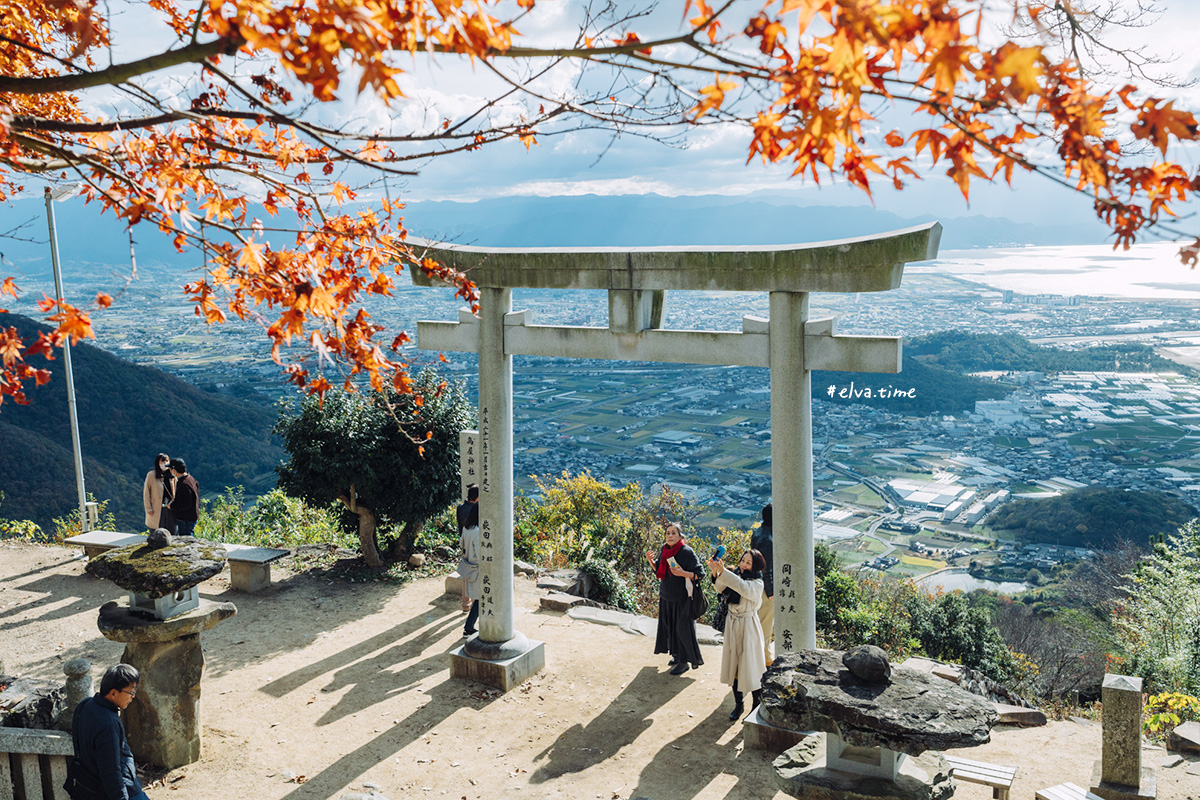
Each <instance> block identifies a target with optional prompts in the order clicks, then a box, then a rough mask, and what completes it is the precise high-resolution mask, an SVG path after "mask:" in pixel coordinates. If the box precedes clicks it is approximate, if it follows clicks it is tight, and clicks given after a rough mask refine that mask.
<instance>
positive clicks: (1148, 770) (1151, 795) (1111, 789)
mask: <svg viewBox="0 0 1200 800" xmlns="http://www.w3.org/2000/svg"><path fill="white" fill-rule="evenodd" d="M1103 771H1104V761H1103V759H1097V760H1096V764H1095V766H1094V767H1093V768H1092V782H1091V786H1090V788H1089V789H1088V791H1090V792H1091V793H1092V794H1094V795H1096V796H1098V797H1102V798H1104V800H1155V798H1156V797H1157V796H1158V769H1157V768H1155V767H1152V766H1149V765H1143V766H1142V779H1141V782H1140V783H1139V784H1138V785H1137V786H1128V785H1126V784H1121V783H1106V782H1104V781H1103V780H1101V777H1100V776H1101V775H1102V774H1103Z"/></svg>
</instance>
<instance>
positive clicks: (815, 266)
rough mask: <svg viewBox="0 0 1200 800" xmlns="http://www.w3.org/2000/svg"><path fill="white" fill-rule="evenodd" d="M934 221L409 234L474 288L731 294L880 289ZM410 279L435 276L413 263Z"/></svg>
mask: <svg viewBox="0 0 1200 800" xmlns="http://www.w3.org/2000/svg"><path fill="white" fill-rule="evenodd" d="M941 235H942V226H941V225H940V224H939V223H937V222H931V223H928V224H926V225H920V226H917V227H913V228H906V229H904V230H898V231H892V232H890V233H884V234H878V235H874V236H863V237H859V238H855V239H839V240H836V241H828V242H813V243H809V244H794V245H750V246H739V247H730V246H711V245H700V246H695V247H628V248H610V247H580V248H573V249H569V248H551V247H535V248H516V247H495V248H491V247H471V246H460V245H453V244H446V243H444V242H431V241H426V240H421V239H415V238H414V239H409V244H410V245H412V246H413V247H414V248H415V249H416V250H417V252H418V253H420V254H421V255H423V256H425V257H429V258H434V259H437V260H438V261H441V262H443V263H445V264H447V265H448V266H451V267H454V268H456V269H459V270H461V271H463V272H465V273H467V275H468V276H469V277H470V279H471V280H472V281H474V282H475V284H476V285H477V286H482V287H495V288H514V289H608V290H618V291H619V290H634V291H644V290H650V291H654V290H663V289H683V290H688V289H691V290H700V291H734V292H762V291H769V292H881V291H886V290H888V289H895V288H897V287H898V286H899V285H900V278H901V275H902V273H903V271H904V264H905V263H907V262H910V261H925V260H928V259H932V258H935V257H936V256H937V252H938V244H939V242H940V240H941ZM412 272H413V283H415V284H416V285H418V286H433V285H435V283H436V281H434V280H433V279H431V278H429V277H428V276H427V275H425V274H424V273H423V272H422V271H421V270H419V269H416V268H413V271H412Z"/></svg>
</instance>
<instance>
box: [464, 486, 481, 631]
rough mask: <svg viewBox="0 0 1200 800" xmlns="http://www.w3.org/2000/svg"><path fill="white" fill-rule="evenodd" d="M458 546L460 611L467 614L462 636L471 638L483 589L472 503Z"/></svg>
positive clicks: (475, 507) (476, 520)
mask: <svg viewBox="0 0 1200 800" xmlns="http://www.w3.org/2000/svg"><path fill="white" fill-rule="evenodd" d="M458 541H459V546H460V548H461V551H462V555H461V556H460V558H459V559H458V574H459V576H461V577H462V580H463V587H462V610H463V611H465V612H467V621H466V624H465V625H463V636H464V637H467V636H471V635H472V634H473V633H475V632H476V628H475V623H476V622H477V621H478V620H479V597H480V594H481V592H480V591H479V590H480V589H481V588H482V587H483V580H482V576H481V575H480V572H479V504H478V503H473V504H471V506H470V508H468V509H467V513H466V515H465V518H464V520H463V529H462V533H461V535H460V536H459V540H458Z"/></svg>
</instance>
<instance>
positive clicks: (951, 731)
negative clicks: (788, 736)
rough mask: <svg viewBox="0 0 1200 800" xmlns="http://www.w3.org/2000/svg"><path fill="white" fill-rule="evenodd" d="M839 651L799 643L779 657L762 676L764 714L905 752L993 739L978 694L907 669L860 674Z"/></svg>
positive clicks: (776, 721)
mask: <svg viewBox="0 0 1200 800" xmlns="http://www.w3.org/2000/svg"><path fill="white" fill-rule="evenodd" d="M842 655H843V654H842V653H840V652H836V651H831V650H800V651H798V652H796V653H788V654H784V655H781V656H779V657H778V658H776V659H775V662H774V663H773V664H772V665H771V666H770V667H769V668H768V669H767V672H766V674H765V675H764V680H763V694H762V706H763V709H764V712H763V716H764V717H765V718H766V721H767V722H768V723H770V724H772V725H775V726H777V727H781V728H790V729H792V730H809V731H825V732H828V733H835V734H838V735H839V736H841V737H842V739H844V740H845V741H846V742H847V743H848V744H851V745H854V746H857V747H885V748H887V749H889V750H895V751H896V752H899V753H906V754H908V755H910V756H916V755H920V754H921V753H924V752H925V751H926V750H948V749H951V748H955V747H974V746H976V745H981V744H986V743H987V742H988V741H989V739H990V738H991V733H990V729H991V727H992V726H993V725H995V724H996V722H997V720H998V716H997V714H996V710H995V708H993V707H992V704H991V703H990V702H988V701H987V700H985V699H983V698H982V697H979V696H977V695H974V694H971V693H970V692H967V691H964V690H963V689H960V688H959V687H957V686H955V685H954V684H952V683H950V682H948V681H944V680H942V679H941V678H935V677H933V676H932V675H928V674H925V673H921V672H914V671H911V670H900V669H898V670H896V671H895V672H893V673H892V676H891V680H890V682H888V683H874V682H871V681H865V680H863V679H862V678H859V677H858V676H856V675H855V674H854V673H852V672H851V671H850V670H849V669H846V668H845V667H844V666H843V664H842Z"/></svg>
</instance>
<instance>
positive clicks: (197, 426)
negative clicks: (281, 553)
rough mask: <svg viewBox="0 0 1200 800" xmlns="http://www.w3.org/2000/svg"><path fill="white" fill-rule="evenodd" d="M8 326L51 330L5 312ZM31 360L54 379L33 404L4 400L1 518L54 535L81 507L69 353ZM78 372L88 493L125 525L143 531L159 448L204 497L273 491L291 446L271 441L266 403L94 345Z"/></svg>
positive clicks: (75, 356) (26, 331)
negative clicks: (182, 464)
mask: <svg viewBox="0 0 1200 800" xmlns="http://www.w3.org/2000/svg"><path fill="white" fill-rule="evenodd" d="M0 324H3V325H5V326H6V327H7V326H14V327H16V328H17V330H18V331H20V332H21V335H22V336H23V337H25V338H36V337H37V331H38V330H46V331H48V330H49V328H47V327H46V326H44V325H40V324H38V323H36V322H34V321H33V320H30V319H28V318H26V317H22V316H19V315H17V314H5V315H3V316H2V317H0ZM32 363H33V365H34V366H35V367H39V368H42V367H46V368H49V369H50V370H51V371H52V373H53V378H52V379H51V381H50V383H49V384H48V385H46V386H42V387H39V388H37V389H36V390H33V391H31V392H30V396H31V397H32V398H33V402H32V403H31V404H30V405H27V406H19V405H17V404H15V403H9V402H5V403H4V406H3V409H2V410H0V443H3V444H2V446H0V490H2V491H3V492H4V500H3V503H2V504H0V516H3V517H6V518H9V519H31V520H33V521H34V522H36V523H37V524H38V525H40V526H41V527H42V529H43V530H44V531H47V532H50V531H52V530H53V525H52V522H51V520H52V518H53V517H57V516H63V515H65V514H67V513H68V512H69V511H70V510H71V509H72V508H75V507H76V506H77V504H78V501H77V499H76V498H77V496H76V489H75V469H74V456H73V454H72V448H71V428H70V421H69V417H68V414H67V398H66V378H65V376H64V366H63V359H62V357H61V354H60V355H59V357H58V358H56V359H55V360H54V361H51V362H45V361H44V360H43V359H42V358H41V357H40V356H39V357H37V358H35V359H34V360H33V362H32ZM72 366H73V370H74V374H75V386H76V395H77V404H78V410H79V428H80V439H81V443H82V451H83V454H84V459H83V465H84V475H85V477H86V488H87V491H88V492H89V493H91V494H93V495H95V496H96V498H97V499H100V500H104V499H108V500H109V501H110V503H109V506H108V510H109V511H112V512H113V513H114V514H115V515H116V518H117V523H118V524H119V525H121V526H122V528H123V529H125V530H141V529H142V524H143V517H144V512H143V508H142V481H143V479H144V478H145V475H146V472H147V471H149V470H150V468H151V467H152V466H153V463H154V456H155V455H156V454H157V453H159V452H165V453H168V454H169V455H171V456H173V457H174V456H178V457H181V458H183V459H184V460H186V461H187V463H188V466H189V469H190V471H191V472H192V474H193V475H195V476H196V479H197V480H198V481H199V483H200V490H201V493H203V494H209V493H217V492H220V491H222V490H223V489H224V488H225V487H226V486H245V487H246V489H247V491H248V493H250V494H257V493H260V492H265V491H267V490H269V489H271V488H272V487H274V485H275V472H274V468H275V465H276V464H278V463H279V459H280V457H281V456H282V455H283V450H282V448H281V447H280V446H279V444H278V443H277V442H276V441H275V440H274V439H273V437H272V436H271V426H272V424H273V423H274V421H275V413H274V411H273V410H272V409H271V408H270V407H269V406H268V405H265V403H264V404H263V405H253V404H250V403H247V402H241V401H238V400H234V399H231V398H228V397H224V396H221V395H215V394H211V393H209V392H204V391H202V390H200V389H197V388H196V387H194V386H192V385H190V384H188V383H185V382H183V381H181V380H179V379H178V378H175V377H173V376H171V375H168V374H167V373H165V372H162V371H161V370H158V369H154V368H152V367H142V366H138V365H136V364H133V363H131V362H129V361H126V360H124V359H122V358H118V357H117V356H114V355H110V354H109V353H106V352H104V351H103V350H101V349H99V348H98V347H93V346H91V345H89V344H80V345H78V346H76V347H74V348H73V349H72Z"/></svg>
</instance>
